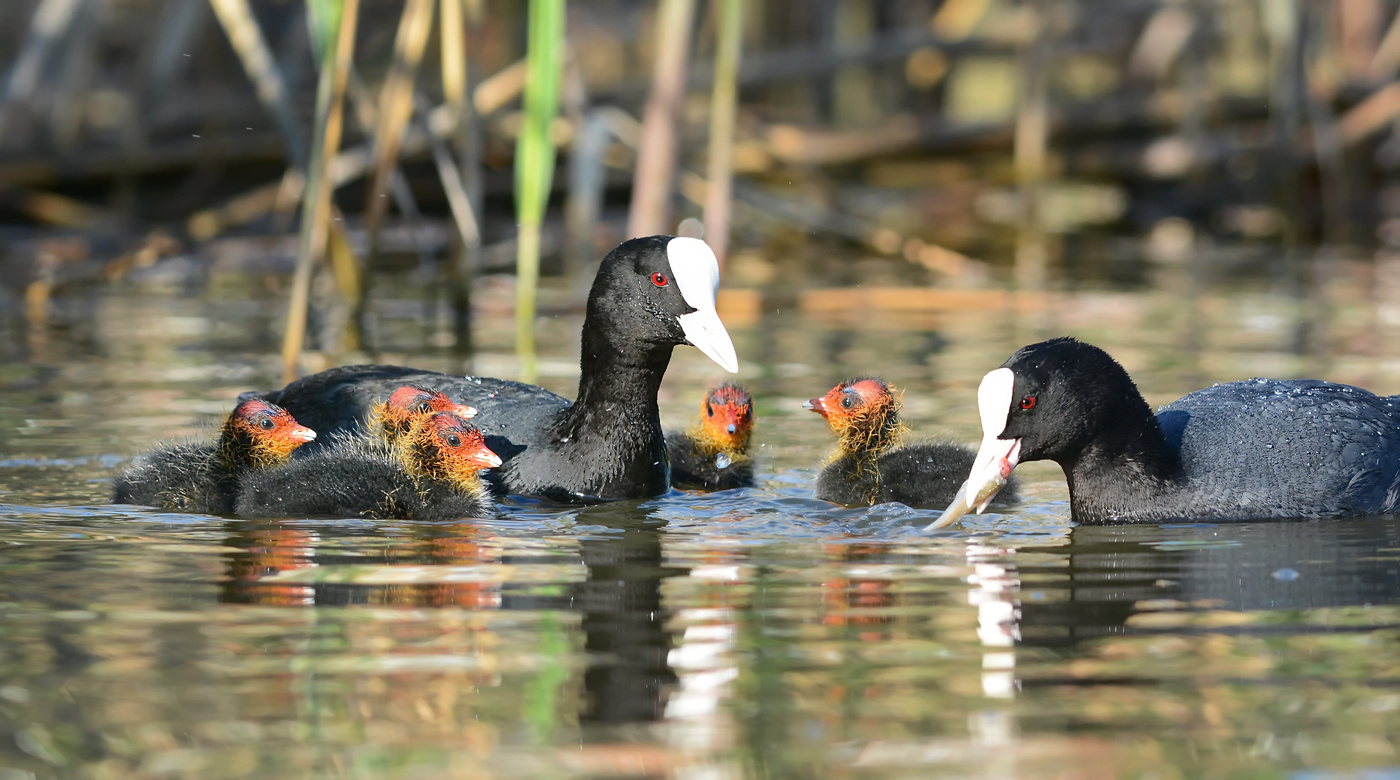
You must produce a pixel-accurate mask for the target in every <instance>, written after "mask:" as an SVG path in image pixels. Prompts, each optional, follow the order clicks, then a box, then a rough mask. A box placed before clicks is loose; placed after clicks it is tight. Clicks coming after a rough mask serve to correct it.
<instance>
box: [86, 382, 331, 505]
mask: <svg viewBox="0 0 1400 780" xmlns="http://www.w3.org/2000/svg"><path fill="white" fill-rule="evenodd" d="M314 437H315V434H314V433H313V432H312V431H311V429H309V428H307V427H305V426H302V425H299V424H298V423H297V421H296V420H294V419H293V418H292V416H291V415H289V414H287V412H286V411H284V410H282V409H280V408H278V407H276V406H273V405H272V404H268V403H265V402H262V401H257V400H253V401H244V402H243V403H240V404H239V405H238V407H237V408H235V409H234V410H233V412H232V413H230V414H229V416H228V417H227V418H226V419H225V421H224V424H223V427H222V428H220V431H219V436H218V438H217V439H215V440H214V441H190V442H179V443H175V444H169V445H164V446H161V447H157V448H156V449H154V450H152V451H150V452H148V453H145V454H143V455H140V456H138V457H137V458H136V459H135V460H133V461H132V462H131V464H130V465H128V466H127V467H126V468H125V469H123V470H122V472H121V473H120V474H118V475H117V476H116V479H115V480H114V481H113V486H112V501H113V503H117V504H139V505H143V506H153V507H158V508H161V509H170V510H174V511H177V512H199V513H203V514H214V515H226V514H229V513H231V512H233V510H234V503H235V501H236V500H237V497H238V485H239V480H240V479H241V478H242V477H243V476H245V475H246V474H248V473H252V472H256V471H259V470H263V469H266V468H268V467H270V466H273V465H275V464H278V463H282V462H285V461H286V460H287V459H288V458H289V457H290V456H291V453H292V450H294V449H296V448H297V447H298V446H299V445H301V444H302V443H304V442H306V441H310V440H311V439H312V438H314Z"/></svg>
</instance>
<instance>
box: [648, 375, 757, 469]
mask: <svg viewBox="0 0 1400 780" xmlns="http://www.w3.org/2000/svg"><path fill="white" fill-rule="evenodd" d="M753 422H754V420H753V398H752V397H750V396H749V392H748V391H747V390H745V389H744V388H743V387H740V386H739V385H736V384H734V383H732V382H725V383H724V384H722V385H720V386H719V387H717V388H715V389H713V390H711V391H710V392H708V393H706V394H705V397H704V399H703V400H701V402H700V416H699V417H698V418H697V419H696V421H695V424H694V425H692V426H691V427H690V428H689V429H688V430H686V431H684V432H679V431H678V432H675V433H671V434H668V435H667V436H666V451H667V452H668V453H669V454H670V456H671V484H672V485H674V486H675V487H678V488H694V489H698V490H730V489H732V488H739V487H753V481H754V480H753V457H752V456H751V455H750V454H749V438H750V437H751V435H752V434H753Z"/></svg>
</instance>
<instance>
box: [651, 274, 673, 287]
mask: <svg viewBox="0 0 1400 780" xmlns="http://www.w3.org/2000/svg"><path fill="white" fill-rule="evenodd" d="M651 283H652V284H654V285H656V286H657V287H665V286H666V285H667V284H668V283H669V280H668V279H667V278H666V274H663V273H660V272H657V273H654V274H652V275H651Z"/></svg>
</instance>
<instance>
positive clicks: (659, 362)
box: [259, 236, 738, 501]
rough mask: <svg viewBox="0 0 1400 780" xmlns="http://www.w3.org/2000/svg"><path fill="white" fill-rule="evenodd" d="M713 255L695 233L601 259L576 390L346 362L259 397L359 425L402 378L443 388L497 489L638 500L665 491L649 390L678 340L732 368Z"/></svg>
mask: <svg viewBox="0 0 1400 780" xmlns="http://www.w3.org/2000/svg"><path fill="white" fill-rule="evenodd" d="M718 282H719V265H718V263H717V262H716V261H715V256H714V253H713V252H711V251H710V248H709V247H708V246H706V245H705V243H704V242H703V241H700V240H698V239H694V238H672V237H670V236H651V237H649V238H636V239H632V240H630V241H626V242H624V243H622V244H621V245H619V246H618V247H617V248H616V249H614V250H613V251H611V252H609V253H608V255H607V257H605V258H603V262H602V264H601V266H600V267H599V268H598V274H597V276H596V277H595V278H594V280H593V287H592V290H591V291H590V292H589V295H588V307H587V312H586V314H585V316H584V322H583V344H582V346H583V349H582V354H581V357H580V368H581V371H580V375H579V384H578V397H577V399H576V400H575V401H574V402H572V403H571V402H569V401H568V400H566V399H564V398H562V397H560V396H558V395H555V394H554V393H551V392H549V391H548V390H545V389H544V388H541V387H536V386H534V385H527V384H522V383H520V382H511V381H507V380H501V379H489V378H481V377H465V378H464V377H458V376H450V375H447V374H439V373H435V372H431V371H420V370H417V369H413V368H406V367H403V366H345V367H341V368H333V369H330V370H329V371H323V372H321V373H319V374H313V375H312V376H309V377H305V378H303V379H299V380H297V381H296V382H293V383H291V384H289V385H287V386H286V387H284V388H282V389H281V390H277V391H273V392H270V393H264V394H262V395H261V396H259V397H261V398H264V399H267V400H270V401H273V402H274V403H278V404H281V405H282V406H284V407H286V408H287V409H288V410H290V411H291V412H292V413H293V414H295V415H298V419H303V418H304V419H305V421H306V422H307V423H308V424H309V425H311V426H312V427H316V426H318V425H320V426H322V427H320V428H317V430H321V431H322V432H323V433H325V432H329V431H335V430H356V429H359V428H360V427H362V422H361V420H362V419H363V418H364V416H365V413H366V412H367V411H368V410H369V405H370V403H372V401H373V400H374V399H375V398H376V397H380V398H382V397H384V396H386V395H388V393H389V392H391V391H392V390H393V388H396V387H398V386H400V385H403V384H412V385H415V386H418V387H425V388H430V389H433V390H438V391H441V392H443V393H446V394H447V396H448V397H449V398H451V399H452V400H454V401H456V402H458V403H467V404H471V405H472V406H474V407H476V408H477V409H479V410H480V411H481V418H480V419H481V429H482V432H483V433H485V434H486V441H487V444H488V445H489V446H490V447H491V449H492V450H494V451H495V452H497V453H499V454H500V456H501V457H502V459H504V460H505V465H504V467H503V468H500V469H497V470H496V471H494V472H492V474H491V475H490V477H489V478H490V479H491V480H492V482H493V486H494V487H495V489H496V491H497V492H498V493H513V494H519V495H531V496H542V497H547V498H554V499H557V500H585V501H586V500H590V499H594V498H602V499H618V498H643V497H648V496H655V495H659V494H661V493H664V492H666V490H667V489H669V487H670V483H669V480H668V478H667V475H668V473H669V468H668V466H667V459H666V442H665V438H664V434H663V433H662V430H661V419H660V413H659V411H658V410H657V405H656V391H657V388H658V387H659V386H660V384H661V377H662V375H663V374H664V373H665V372H666V366H667V364H669V363H670V360H671V348H672V347H673V346H675V345H677V344H691V345H694V346H696V347H698V348H700V350H701V351H702V352H704V353H705V354H706V355H708V356H709V357H710V358H711V359H712V360H714V361H715V362H716V363H718V364H719V365H721V366H723V367H724V368H725V369H727V370H729V371H731V372H733V371H737V370H738V361H737V359H736V358H735V356H734V345H733V344H732V343H731V342H730V340H729V335H728V334H727V333H726V332H725V330H724V325H723V324H722V323H721V322H720V320H719V315H718V314H716V313H715V288H716V286H717V284H718Z"/></svg>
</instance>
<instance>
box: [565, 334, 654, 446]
mask: <svg viewBox="0 0 1400 780" xmlns="http://www.w3.org/2000/svg"><path fill="white" fill-rule="evenodd" d="M608 331H609V329H608V328H606V327H590V326H589V324H587V323H585V325H584V335H583V354H582V357H581V358H580V364H581V366H580V367H581V371H580V375H579V381H578V396H577V397H576V399H575V401H574V404H573V406H571V407H569V409H568V410H567V411H566V412H565V413H564V415H563V417H562V418H561V419H560V420H559V423H558V425H557V426H556V427H555V432H556V434H557V436H558V440H559V441H560V442H561V443H564V442H566V441H573V442H580V443H581V442H584V441H590V442H597V443H599V444H601V445H602V446H601V447H600V450H612V451H616V450H617V448H619V447H623V448H628V449H634V450H635V453H636V454H637V455H638V456H642V455H645V456H646V457H652V455H653V454H654V453H653V452H652V450H654V449H656V448H658V447H659V448H660V449H661V451H662V452H664V451H665V446H664V443H663V442H662V434H661V414H660V412H659V411H658V409H657V406H656V393H657V391H658V390H659V389H660V388H661V377H662V376H664V375H665V373H666V366H667V365H669V364H670V362H671V345H670V344H647V343H635V342H633V343H628V342H626V341H620V340H619V339H616V338H612V337H611V336H612V335H614V334H610V333H609V332H608ZM629 445H631V446H629ZM584 446H589V445H584Z"/></svg>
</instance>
